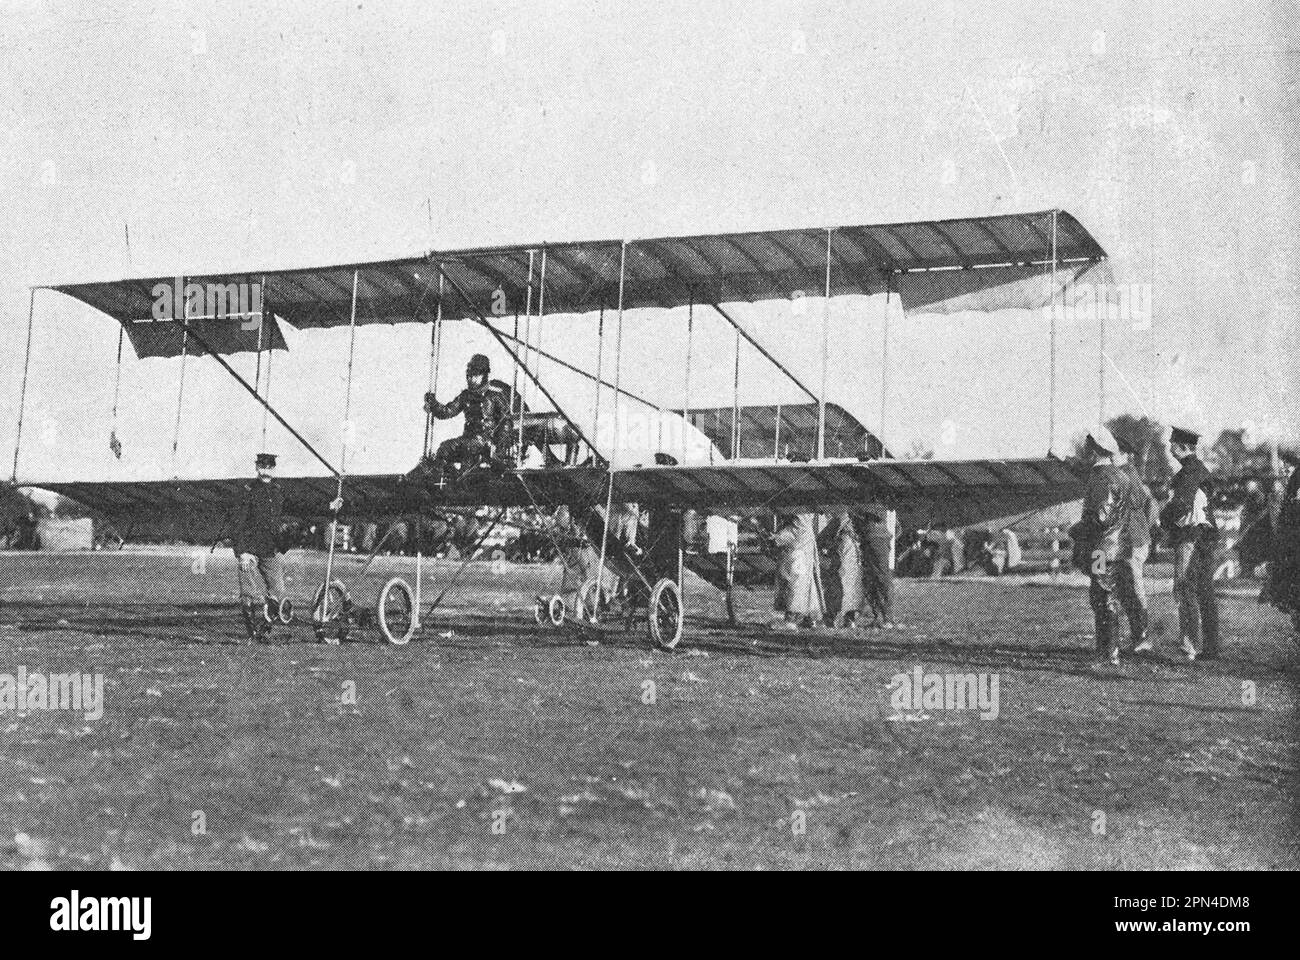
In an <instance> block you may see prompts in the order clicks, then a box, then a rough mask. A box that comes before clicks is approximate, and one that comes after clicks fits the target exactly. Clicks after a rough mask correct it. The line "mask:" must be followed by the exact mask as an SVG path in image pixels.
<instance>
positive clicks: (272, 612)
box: [262, 597, 276, 627]
mask: <svg viewBox="0 0 1300 960" xmlns="http://www.w3.org/2000/svg"><path fill="white" fill-rule="evenodd" d="M262 619H263V620H265V621H266V625H267V626H268V627H269V626H271V625H272V624H273V623H275V621H276V609H275V605H274V604H272V603H271V598H270V597H267V598H265V599H264V600H263V601H262Z"/></svg>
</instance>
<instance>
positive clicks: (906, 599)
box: [0, 550, 1300, 869]
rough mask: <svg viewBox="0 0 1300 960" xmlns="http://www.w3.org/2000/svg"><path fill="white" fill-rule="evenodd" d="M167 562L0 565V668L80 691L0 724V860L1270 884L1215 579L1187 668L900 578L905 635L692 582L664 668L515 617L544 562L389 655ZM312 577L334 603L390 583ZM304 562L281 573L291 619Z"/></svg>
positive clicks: (1017, 603)
mask: <svg viewBox="0 0 1300 960" xmlns="http://www.w3.org/2000/svg"><path fill="white" fill-rule="evenodd" d="M192 563H193V562H192V559H191V555H190V554H189V553H188V552H186V551H177V552H170V553H168V552H165V551H155V552H152V553H146V552H133V551H129V550H128V551H124V552H121V553H97V554H72V555H64V556H55V555H31V554H26V555H23V554H2V555H0V651H2V652H3V656H2V658H0V673H8V674H16V673H17V671H18V668H19V667H20V666H24V667H26V668H27V670H28V671H29V672H47V673H61V672H77V673H92V674H93V673H100V674H102V675H103V677H104V699H105V708H104V715H103V717H102V718H101V719H99V720H87V719H86V718H85V717H84V716H83V715H82V714H80V713H73V712H59V711H52V710H51V711H32V712H28V713H18V712H14V711H12V710H9V711H5V710H0V868H36V869H39V868H43V867H47V866H48V867H53V868H78V867H91V868H109V867H114V868H158V867H161V868H187V867H197V868H229V869H233V868H310V867H327V868H376V867H395V868H429V867H497V868H537V867H724V868H748V867H768V868H796V867H853V868H882V869H907V868H912V867H922V868H946V867H959V868H1033V869H1039V868H1049V869H1050V868H1084V869H1091V868H1119V869H1146V868H1175V869H1177V868H1187V869H1244V868H1255V869H1276V868H1287V869H1295V868H1297V867H1300V844H1298V842H1297V835H1298V833H1297V828H1298V826H1300V824H1298V823H1297V820H1296V816H1295V808H1296V792H1297V791H1296V788H1297V777H1296V756H1295V742H1296V737H1295V733H1296V727H1295V679H1296V673H1297V668H1298V667H1300V648H1297V646H1296V644H1295V642H1294V641H1293V640H1292V638H1291V635H1290V624H1289V622H1288V621H1287V620H1286V618H1285V617H1283V616H1282V615H1281V614H1279V613H1276V612H1275V611H1273V610H1272V609H1270V608H1264V607H1259V606H1257V605H1256V603H1255V601H1254V599H1253V597H1251V596H1249V595H1248V593H1247V592H1246V591H1229V592H1226V593H1225V595H1224V596H1223V598H1222V606H1223V613H1224V623H1225V643H1224V647H1225V649H1224V656H1223V658H1222V659H1221V660H1220V661H1218V662H1216V663H1203V662H1198V663H1195V664H1191V665H1189V664H1186V663H1184V662H1182V661H1181V660H1180V659H1179V658H1178V657H1177V656H1176V652H1175V650H1174V649H1173V645H1174V640H1175V639H1176V634H1177V625H1176V615H1175V613H1174V609H1173V606H1172V601H1171V597H1170V596H1169V594H1168V592H1167V590H1168V588H1167V582H1166V585H1165V591H1164V592H1163V593H1160V594H1159V595H1157V596H1155V597H1154V598H1153V601H1152V604H1153V618H1154V620H1155V621H1156V629H1157V631H1158V632H1163V636H1162V637H1161V638H1160V640H1161V641H1163V643H1162V645H1161V646H1160V647H1159V651H1160V653H1159V655H1158V656H1157V657H1154V658H1148V659H1143V660H1132V659H1130V660H1127V661H1126V662H1125V663H1124V665H1123V666H1121V667H1120V668H1119V669H1118V670H1114V671H1110V670H1108V671H1103V672H1097V671H1094V670H1092V669H1090V667H1089V660H1090V650H1091V616H1090V614H1089V611H1088V605H1087V600H1086V596H1085V594H1084V593H1083V592H1082V591H1081V590H1079V589H1078V588H1077V586H1070V585H1065V584H1051V583H1047V584H1028V585H1027V584H1023V583H1019V584H1018V583H1013V582H1011V581H1009V580H1006V581H984V582H976V581H961V582H954V581H949V582H928V581H923V582H918V581H903V582H901V583H900V585H899V590H898V593H899V608H900V609H899V615H900V618H901V619H902V620H903V622H904V623H905V624H906V629H902V630H898V631H871V632H864V633H861V634H853V633H850V632H834V631H829V630H822V631H816V632H812V633H804V634H799V635H794V636H791V635H785V634H775V633H771V632H769V631H767V630H766V629H764V624H765V622H766V620H767V611H766V608H767V606H768V605H769V604H770V601H771V596H770V594H766V593H763V594H741V600H742V603H743V610H742V614H743V619H744V620H745V621H746V622H745V623H744V624H742V626H741V627H739V628H728V627H726V626H725V625H722V624H720V622H719V619H720V616H721V605H720V603H719V598H718V596H717V594H715V593H713V592H712V591H711V590H710V589H709V588H707V587H704V586H703V585H699V584H694V585H690V586H688V603H689V605H690V612H691V614H692V620H691V622H690V623H689V625H688V635H687V638H686V639H685V640H683V642H682V646H681V649H679V650H678V651H674V652H671V653H665V652H660V651H656V650H654V649H652V648H651V647H650V645H649V641H648V640H647V639H646V638H645V635H644V633H643V631H641V630H638V631H637V632H636V633H633V634H628V633H624V632H623V631H622V630H621V629H614V628H610V629H609V630H608V631H607V632H601V633H599V634H593V633H590V632H587V633H584V632H579V631H578V630H577V629H570V628H566V629H564V630H559V631H556V630H553V629H550V628H542V627H538V626H536V625H535V624H534V623H533V621H532V613H531V606H532V596H533V593H534V591H540V590H542V589H545V591H546V592H548V593H549V592H551V591H552V590H553V589H554V586H555V584H556V583H557V581H558V573H557V568H544V567H513V566H510V567H506V568H504V569H501V568H498V569H497V570H496V571H495V572H494V571H493V570H492V569H491V568H490V565H488V564H478V563H476V564H472V565H471V566H470V567H469V569H468V570H467V573H466V575H465V578H464V581H463V582H462V584H461V587H460V588H459V589H458V590H457V591H456V592H455V593H454V594H453V595H451V597H450V598H449V599H450V601H451V606H450V608H449V609H448V610H446V611H445V612H441V613H440V614H439V615H438V616H437V617H436V618H434V619H433V620H432V621H426V623H425V630H424V633H423V635H422V636H420V637H417V639H416V640H415V641H413V642H412V643H411V644H410V645H408V646H406V647H387V646H382V645H380V644H379V643H377V642H376V638H375V636H374V635H370V636H363V637H361V638H360V642H351V643H347V644H344V645H343V646H339V647H332V646H325V645H318V644H315V643H312V642H310V641H311V632H310V630H307V629H305V628H303V627H301V626H297V627H293V628H279V632H278V633H277V635H276V637H277V642H276V643H275V644H274V645H266V646H252V645H250V644H248V643H246V642H242V641H241V639H240V636H241V633H242V627H241V625H240V624H239V618H238V612H237V605H236V603H235V601H234V597H235V595H236V579H235V566H234V562H233V560H232V558H231V557H230V554H229V551H221V552H219V553H218V554H214V555H211V556H205V560H204V564H205V565H204V566H203V567H202V568H197V567H195V566H193V565H192ZM339 566H340V569H339V571H338V572H339V574H340V575H341V576H342V577H343V578H344V579H345V580H347V581H348V582H349V585H350V586H353V590H354V594H355V595H356V596H357V598H358V599H359V600H360V599H366V600H368V599H369V597H370V596H372V595H373V592H374V590H375V589H376V588H377V587H378V585H379V583H381V582H382V581H383V580H384V579H386V578H387V577H388V576H390V575H392V574H393V573H395V572H402V573H404V574H405V575H408V576H413V571H414V562H413V561H411V560H408V559H405V558H391V559H383V560H381V561H379V562H378V563H377V564H376V569H374V570H372V571H371V574H370V575H369V576H368V577H367V582H368V583H369V590H367V589H366V588H365V587H364V586H362V585H355V584H353V583H352V580H353V578H354V576H355V573H356V571H357V569H358V564H357V562H356V561H355V560H352V559H350V558H348V559H344V560H343V561H341V563H340V565H339ZM451 569H452V568H451V567H450V566H449V565H447V564H433V565H430V566H429V567H428V569H427V572H428V573H429V578H428V579H426V584H425V600H426V602H427V601H428V600H429V599H430V598H431V596H433V595H434V594H436V593H437V591H438V589H439V587H438V586H434V585H431V581H434V582H436V581H438V580H441V581H442V582H444V583H445V581H446V578H447V577H448V576H449V574H450V571H451ZM196 570H197V572H196ZM322 572H323V559H322V558H320V557H318V556H315V555H306V556H305V555H302V554H299V553H294V554H292V555H291V559H290V563H289V573H290V576H291V578H292V579H291V583H290V588H291V591H292V592H293V593H294V594H295V599H296V601H297V602H298V604H299V607H300V609H305V607H306V604H307V600H308V598H309V597H310V594H311V592H312V589H313V587H314V583H315V582H319V579H320V577H321V575H322ZM596 639H598V640H599V642H598V643H596V644H592V643H590V642H589V641H593V640H596ZM917 665H920V666H921V667H922V668H923V669H924V670H925V671H926V672H976V673H981V672H983V673H996V674H997V675H998V677H999V713H998V716H997V717H996V718H995V719H985V718H982V717H980V716H979V715H978V714H977V713H976V712H973V711H959V710H928V711H926V714H925V715H924V716H923V717H919V718H918V717H917V716H916V715H914V716H913V717H912V718H908V717H900V716H898V715H896V714H895V711H894V710H893V708H892V707H891V705H890V693H889V691H888V689H887V687H888V685H889V683H890V681H891V678H892V677H893V676H894V675H895V674H898V673H903V672H910V671H911V670H912V669H913V668H914V667H916V666H917ZM648 681H649V683H648ZM1247 681H1249V683H1250V684H1253V685H1254V687H1253V689H1254V694H1255V696H1254V699H1253V700H1251V698H1250V697H1248V696H1243V683H1245V682H1247ZM651 684H653V686H652V685H651ZM353 685H354V687H355V698H354V699H355V703H351V702H348V701H349V700H350V699H352V698H350V697H348V696H347V694H348V692H349V690H350V689H351V688H352V686H353ZM650 693H653V697H650ZM648 699H652V700H653V702H649V703H648V702H646V700H648ZM1244 700H1246V701H1250V702H1243V701H1244ZM891 718H892V719H891ZM1103 816H1104V833H1103V832H1100V829H1099V828H1100V827H1101V826H1102V824H1103V819H1102V818H1103ZM200 828H202V829H200ZM801 828H802V829H801Z"/></svg>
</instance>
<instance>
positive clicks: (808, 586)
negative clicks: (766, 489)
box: [772, 513, 825, 630]
mask: <svg viewBox="0 0 1300 960" xmlns="http://www.w3.org/2000/svg"><path fill="white" fill-rule="evenodd" d="M772 542H773V544H774V545H775V546H776V547H777V549H778V550H779V551H780V561H779V564H778V566H777V569H776V600H775V602H774V604H773V606H774V607H775V608H776V610H777V612H779V613H783V614H785V619H784V620H783V621H779V622H777V623H776V624H774V625H773V626H774V627H775V628H776V629H782V630H798V629H799V627H800V626H801V625H802V624H805V623H820V622H821V621H822V618H823V616H824V615H825V614H824V610H823V606H822V591H821V563H820V559H819V556H818V553H817V518H816V516H815V515H814V514H811V513H795V514H790V515H789V516H787V517H785V518H784V522H783V523H782V525H781V527H780V528H779V529H778V530H777V532H776V534H775V536H774V537H773V538H772Z"/></svg>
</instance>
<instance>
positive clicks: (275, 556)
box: [231, 458, 286, 636]
mask: <svg viewBox="0 0 1300 960" xmlns="http://www.w3.org/2000/svg"><path fill="white" fill-rule="evenodd" d="M259 459H260V458H259ZM259 465H265V464H262V463H259ZM271 465H272V466H273V465H274V464H273V463H272V464H271ZM283 512H284V492H283V491H282V490H281V489H280V485H279V483H277V482H276V481H275V480H274V479H262V478H260V477H259V478H258V479H256V480H251V481H249V482H248V483H246V484H244V486H243V489H242V490H241V491H240V496H239V504H238V506H237V507H236V510H235V515H234V518H233V523H232V529H233V531H234V535H233V537H232V539H231V545H232V546H233V547H234V551H235V556H236V557H238V558H242V557H244V556H245V555H246V554H251V555H252V556H253V557H255V558H256V560H255V562H254V564H253V565H252V566H251V567H250V568H246V567H245V565H244V564H243V562H242V559H241V563H240V566H239V599H240V606H241V608H242V610H243V614H244V623H245V626H246V627H247V628H248V631H249V635H250V636H256V635H258V634H259V633H260V632H262V631H263V630H264V628H265V621H264V620H261V619H260V618H261V614H260V612H259V611H256V609H255V608H256V605H257V604H258V603H260V602H261V601H262V600H264V599H265V600H269V601H270V602H271V603H272V604H273V605H275V606H277V607H278V606H279V603H280V601H281V600H283V599H284V596H285V592H286V591H285V587H284V556H283V555H282V554H281V553H280V523H281V519H282V515H283ZM259 576H260V579H261V586H262V588H264V589H262V590H259V589H258V584H257V583H256V582H255V581H256V580H257V579H258V578H259Z"/></svg>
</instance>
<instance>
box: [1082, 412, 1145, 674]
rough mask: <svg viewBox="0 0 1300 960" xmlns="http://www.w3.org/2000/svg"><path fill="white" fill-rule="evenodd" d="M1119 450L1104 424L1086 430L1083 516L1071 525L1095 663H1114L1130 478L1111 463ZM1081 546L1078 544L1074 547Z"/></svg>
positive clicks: (1129, 502) (1116, 662) (1117, 655)
mask: <svg viewBox="0 0 1300 960" xmlns="http://www.w3.org/2000/svg"><path fill="white" fill-rule="evenodd" d="M1118 453H1119V446H1118V444H1116V443H1115V438H1114V437H1113V436H1112V435H1111V432H1110V431H1109V430H1107V429H1106V428H1105V427H1097V428H1095V429H1093V430H1092V431H1091V432H1090V433H1089V434H1088V439H1087V441H1086V445H1085V455H1086V456H1087V457H1088V458H1089V459H1091V460H1092V470H1091V471H1090V472H1089V473H1088V485H1087V489H1086V491H1085V493H1084V496H1083V516H1082V518H1081V519H1080V520H1079V523H1078V524H1077V525H1076V526H1075V527H1073V528H1071V532H1070V533H1071V539H1072V540H1075V541H1076V556H1077V557H1079V558H1080V559H1081V560H1083V561H1084V563H1086V566H1087V570H1088V602H1089V604H1090V605H1091V606H1092V616H1093V622H1094V624H1095V625H1096V638H1097V639H1096V652H1097V658H1098V662H1099V663H1101V664H1106V663H1109V664H1110V665H1111V666H1116V667H1117V666H1119V613H1120V602H1119V568H1120V565H1121V564H1120V541H1121V538H1122V536H1123V532H1124V530H1125V528H1126V527H1127V526H1128V520H1129V509H1130V505H1131V502H1132V500H1131V496H1132V495H1131V492H1130V489H1129V488H1130V486H1131V482H1130V480H1129V478H1128V475H1127V474H1125V473H1124V471H1123V470H1121V469H1120V468H1119V467H1117V466H1115V463H1114V458H1115V457H1116V455H1117V454H1118ZM1079 548H1083V549H1079Z"/></svg>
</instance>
